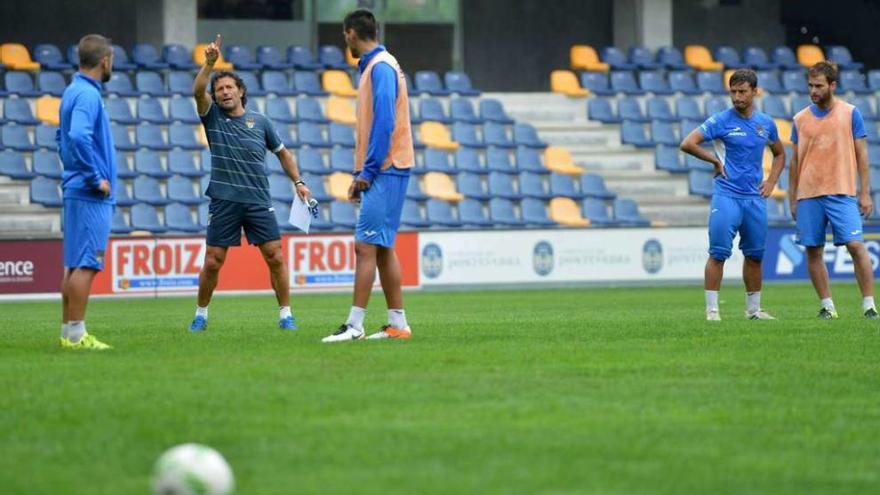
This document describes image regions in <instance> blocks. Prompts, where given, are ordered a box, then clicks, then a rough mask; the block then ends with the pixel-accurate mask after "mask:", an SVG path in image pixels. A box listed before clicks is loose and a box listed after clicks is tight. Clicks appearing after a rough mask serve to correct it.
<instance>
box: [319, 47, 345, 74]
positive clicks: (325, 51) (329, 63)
mask: <svg viewBox="0 0 880 495" xmlns="http://www.w3.org/2000/svg"><path fill="white" fill-rule="evenodd" d="M318 62H320V63H321V65H323V66H324V67H325V68H327V69H340V70H346V69H348V64H347V63H346V62H345V55H343V54H342V50H340V49H339V47H338V46H336V45H321V46H320V47H319V48H318Z"/></svg>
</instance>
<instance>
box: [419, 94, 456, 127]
mask: <svg viewBox="0 0 880 495" xmlns="http://www.w3.org/2000/svg"><path fill="white" fill-rule="evenodd" d="M419 115H420V116H421V118H422V120H429V121H433V122H442V123H444V124H449V123H451V122H452V119H450V118H449V117H447V116H446V110H444V109H443V104H442V103H440V101H439V100H437V99H436V98H422V99H421V100H419Z"/></svg>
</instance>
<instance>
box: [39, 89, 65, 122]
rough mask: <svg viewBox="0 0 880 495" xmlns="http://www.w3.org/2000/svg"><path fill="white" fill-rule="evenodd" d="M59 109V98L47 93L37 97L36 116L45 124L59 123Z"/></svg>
mask: <svg viewBox="0 0 880 495" xmlns="http://www.w3.org/2000/svg"><path fill="white" fill-rule="evenodd" d="M60 109H61V98H56V97H54V96H49V95H46V96H41V97H39V98H37V118H38V119H40V121H42V122H43V123H45V124H51V125H59V123H60V122H59V120H58V114H59V111H60Z"/></svg>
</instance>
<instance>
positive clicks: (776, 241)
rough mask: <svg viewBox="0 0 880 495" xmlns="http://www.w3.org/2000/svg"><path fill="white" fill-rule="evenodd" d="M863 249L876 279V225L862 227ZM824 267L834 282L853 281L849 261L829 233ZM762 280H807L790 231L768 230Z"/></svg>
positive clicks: (879, 239)
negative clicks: (866, 250)
mask: <svg viewBox="0 0 880 495" xmlns="http://www.w3.org/2000/svg"><path fill="white" fill-rule="evenodd" d="M864 230H865V232H864V237H865V247H866V248H867V249H868V255H869V256H870V258H871V264H872V266H873V267H874V276H875V277H877V276H880V271H878V269H880V226H876V225H866V226H865V227H864ZM824 257H825V265H826V266H827V267H828V275H829V276H830V277H831V278H837V279H854V278H855V272H854V271H853V261H852V257H850V255H849V252H848V251H847V249H846V246H835V245H834V242H833V240H832V236H831V234H830V233H829V234H827V236H826V241H825V256H824ZM764 278H765V279H776V280H809V278H810V274H809V272H808V271H807V253H806V250H805V249H804V247H803V246H800V245H798V244H797V232H796V231H795V229H794V228H791V227H790V228H772V229H770V232H769V233H768V235H767V251H766V254H765V255H764Z"/></svg>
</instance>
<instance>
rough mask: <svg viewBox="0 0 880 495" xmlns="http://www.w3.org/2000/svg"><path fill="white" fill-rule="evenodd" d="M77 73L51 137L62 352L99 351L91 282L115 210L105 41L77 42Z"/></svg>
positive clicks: (101, 265)
mask: <svg viewBox="0 0 880 495" xmlns="http://www.w3.org/2000/svg"><path fill="white" fill-rule="evenodd" d="M78 49H79V71H78V72H77V73H76V74H74V75H73V80H72V81H71V82H70V85H69V86H67V88H66V89H65V90H64V94H63V95H62V96H61V109H60V112H59V118H60V121H61V122H60V126H59V129H58V133H57V134H56V141H57V142H58V149H59V154H60V155H61V162H62V163H63V164H64V175H63V179H62V184H61V188H62V190H63V192H64V208H63V210H62V215H63V219H62V220H63V225H64V268H65V272H64V279H63V280H62V281H61V304H62V320H61V347H63V348H65V349H92V350H104V349H109V348H110V346H109V345H107V344H105V343H103V342H101V341H99V340H98V339H96V338H95V336H94V335H90V334H89V333H88V332H87V331H86V324H85V316H86V306H87V305H88V302H89V293H90V292H91V290H92V280H94V278H95V275H96V274H97V273H98V272H99V271H101V270H102V269H103V268H104V251H105V250H106V249H107V239H108V238H109V237H110V225H111V224H112V222H113V210H114V208H115V205H116V197H115V192H116V153H115V150H114V148H113V137H112V136H111V134H110V121H109V120H108V118H107V113H106V112H105V111H104V103H103V102H102V101H101V90H102V88H103V83H105V82H107V81H109V80H110V75H111V73H112V70H113V49H112V47H111V45H110V40H109V39H107V38H105V37H103V36H101V35H99V34H89V35H86V36H83V38H82V39H81V40H80V41H79V46H78Z"/></svg>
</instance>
